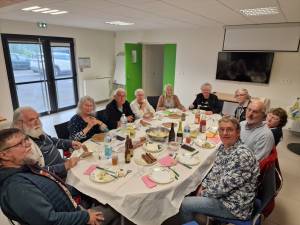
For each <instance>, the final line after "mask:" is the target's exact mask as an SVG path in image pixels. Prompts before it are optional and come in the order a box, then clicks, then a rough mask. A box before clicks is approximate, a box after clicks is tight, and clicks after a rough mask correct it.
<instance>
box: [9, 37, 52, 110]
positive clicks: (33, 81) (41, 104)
mask: <svg viewBox="0 0 300 225" xmlns="http://www.w3.org/2000/svg"><path fill="white" fill-rule="evenodd" d="M8 46H9V56H10V59H11V65H12V75H13V77H12V78H13V80H14V85H15V89H16V90H15V91H16V96H17V100H18V102H17V103H18V105H19V106H31V107H33V108H34V109H36V110H37V111H38V112H40V113H45V112H49V111H50V105H49V92H48V84H47V82H48V80H47V76H46V71H45V64H44V60H43V58H44V54H43V49H42V44H41V43H26V42H13V41H12V42H9V43H8ZM37 100H38V101H37Z"/></svg>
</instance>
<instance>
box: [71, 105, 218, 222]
mask: <svg viewBox="0 0 300 225" xmlns="http://www.w3.org/2000/svg"><path fill="white" fill-rule="evenodd" d="M174 111H175V112H176V113H181V112H179V111H176V110H173V111H161V112H157V113H156V114H155V116H154V118H153V119H151V120H147V122H149V123H150V125H148V126H145V127H144V126H143V125H141V123H140V120H137V121H135V123H134V124H132V126H134V127H135V131H136V133H135V137H134V138H133V142H135V140H140V138H141V137H146V130H147V129H148V128H149V127H161V126H163V125H162V124H165V123H168V122H174V123H175V124H177V126H176V127H175V131H177V129H178V124H179V121H180V118H181V117H179V118H174V117H172V116H169V115H171V114H174ZM185 114H186V118H185V121H183V126H185V125H187V124H188V125H189V126H190V129H191V130H193V129H198V128H199V124H195V123H194V112H192V111H187V112H185ZM206 117H207V130H210V129H212V130H214V132H216V128H217V125H218V124H217V123H218V119H219V118H220V116H219V115H215V114H214V115H210V116H206ZM109 135H110V136H111V137H112V141H111V143H110V145H111V147H112V149H113V152H114V153H113V154H117V155H118V164H117V165H116V166H113V165H112V160H111V159H106V158H105V155H104V143H103V142H95V141H93V140H92V139H90V140H88V141H86V142H85V143H84V144H85V145H86V146H87V148H88V149H89V151H92V152H93V154H92V156H90V157H87V158H84V159H82V160H80V161H79V163H78V164H77V165H76V166H75V167H74V168H72V169H71V170H70V171H69V172H68V176H67V183H68V184H70V185H72V186H74V187H75V188H76V189H78V190H79V191H80V192H82V193H84V194H86V195H88V196H90V197H92V198H95V199H96V200H98V201H99V202H100V203H101V204H109V205H110V206H111V207H112V208H114V209H115V210H116V211H117V212H119V213H120V214H121V215H122V216H124V217H126V218H127V219H128V220H130V221H132V222H133V223H135V224H138V225H159V224H161V223H163V221H165V220H166V219H168V218H169V217H172V216H173V215H175V214H177V213H178V211H179V208H180V205H181V203H182V201H183V199H184V197H185V196H186V195H188V194H189V193H191V192H193V191H195V190H196V189H197V187H198V186H199V184H200V183H201V182H202V180H203V178H204V177H205V176H206V174H207V173H208V171H209V170H210V169H211V167H212V165H213V162H214V160H215V157H216V152H217V148H218V146H219V144H220V143H219V139H218V135H216V136H215V137H213V138H212V140H211V143H215V144H214V145H213V147H212V148H209V149H207V148H204V147H203V146H201V145H199V144H197V143H201V141H203V139H204V138H206V135H205V133H204V134H203V133H202V134H201V133H199V135H198V136H197V137H196V138H195V139H193V140H192V142H191V144H190V146H192V147H193V148H194V149H195V150H194V151H193V152H194V153H195V154H194V155H195V157H197V159H198V160H199V161H198V163H196V164H195V165H192V166H186V165H185V164H182V163H180V160H178V159H179V157H180V156H182V155H184V154H190V153H189V151H187V150H185V149H183V148H180V146H179V148H178V150H177V151H174V149H170V148H168V143H167V140H166V142H162V143H160V145H161V146H162V149H161V151H160V152H157V153H153V155H154V156H155V157H156V158H157V162H156V163H153V164H151V165H141V164H140V163H137V161H136V160H134V159H135V156H136V154H137V153H138V152H139V154H140V153H141V152H143V151H144V147H145V146H140V147H138V148H136V149H135V150H134V152H133V154H134V156H133V158H132V160H131V162H130V163H127V164H126V163H125V156H124V152H125V141H124V140H123V141H120V140H117V139H116V138H115V137H116V135H119V136H123V137H125V136H126V129H125V130H124V128H123V129H120V128H119V129H116V130H112V131H110V132H109ZM208 140H210V139H208ZM147 141H148V140H147ZM81 151H82V150H79V151H78V150H76V151H74V152H73V156H80V155H81ZM170 157H172V158H173V159H174V158H175V160H174V161H175V163H174V164H172V166H171V167H163V166H166V165H164V163H162V162H163V159H169V158H170ZM176 160H177V161H178V162H177V163H176ZM165 161H166V160H164V162H165ZM96 167H101V168H105V169H108V170H110V171H120V169H121V170H122V171H123V172H124V176H121V177H118V178H116V179H112V180H111V181H110V182H95V181H94V180H93V179H91V173H92V172H93V171H94V170H97V168H96ZM161 167H163V168H166V169H169V170H170V171H171V172H174V171H175V172H174V176H173V177H172V179H170V182H168V183H164V184H160V183H159V182H158V183H155V182H154V181H152V180H151V179H150V182H151V183H152V184H153V183H154V185H152V186H151V185H150V186H149V185H147V184H146V182H145V181H144V180H143V179H142V178H144V177H145V176H147V175H148V174H150V173H151V172H152V171H153V170H154V169H155V168H161ZM170 168H171V169H170ZM175 174H177V175H178V176H177V175H176V176H175ZM147 177H148V178H149V176H147Z"/></svg>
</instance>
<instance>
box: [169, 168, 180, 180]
mask: <svg viewBox="0 0 300 225" xmlns="http://www.w3.org/2000/svg"><path fill="white" fill-rule="evenodd" d="M168 168H169V169H170V170H172V171H173V173H174V174H175V175H176V176H175V178H176V177H179V173H177V172H176V170H174V169H172V168H171V167H168Z"/></svg>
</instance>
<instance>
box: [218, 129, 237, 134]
mask: <svg viewBox="0 0 300 225" xmlns="http://www.w3.org/2000/svg"><path fill="white" fill-rule="evenodd" d="M218 131H219V133H222V134H223V133H232V132H234V131H235V129H233V128H227V129H226V128H219V129H218Z"/></svg>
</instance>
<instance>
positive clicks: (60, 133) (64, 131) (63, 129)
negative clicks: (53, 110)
mask: <svg viewBox="0 0 300 225" xmlns="http://www.w3.org/2000/svg"><path fill="white" fill-rule="evenodd" d="M68 123H69V122H68V121H67V122H64V123H60V124H56V125H54V128H55V131H56V134H57V137H58V138H60V139H69V138H70V133H69V130H68ZM63 155H64V157H66V158H69V157H70V156H71V152H70V150H69V149H63Z"/></svg>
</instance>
